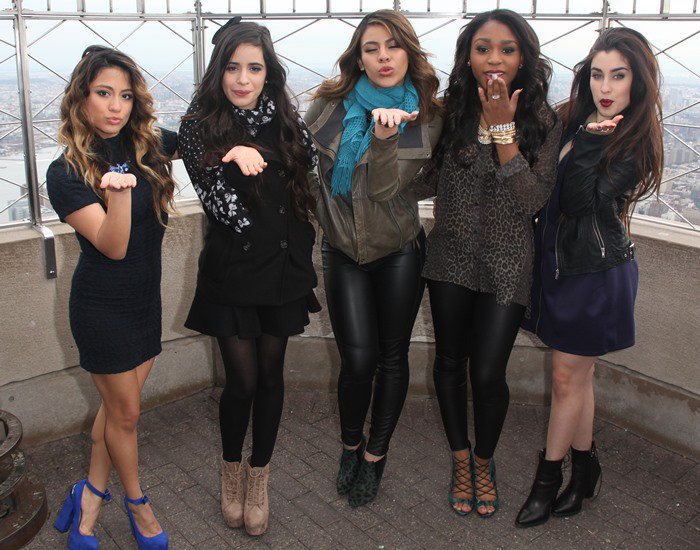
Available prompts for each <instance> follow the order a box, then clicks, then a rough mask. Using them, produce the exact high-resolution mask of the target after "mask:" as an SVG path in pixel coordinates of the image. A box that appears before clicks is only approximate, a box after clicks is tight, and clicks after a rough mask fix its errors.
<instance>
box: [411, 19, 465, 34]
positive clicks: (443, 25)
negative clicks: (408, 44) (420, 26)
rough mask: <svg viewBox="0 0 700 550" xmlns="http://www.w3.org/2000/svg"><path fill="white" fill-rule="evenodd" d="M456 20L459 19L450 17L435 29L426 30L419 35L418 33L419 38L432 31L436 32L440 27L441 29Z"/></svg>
mask: <svg viewBox="0 0 700 550" xmlns="http://www.w3.org/2000/svg"><path fill="white" fill-rule="evenodd" d="M455 21H457V20H456V19H450V20H449V21H447V22H445V23H441V24H440V25H438V26H437V27H435V28H433V29H430V30H429V31H425V32H424V33H423V34H419V35H418V38H423V37H424V36H427V35H429V34H430V33H431V32H435V31H437V30H438V29H441V28H442V27H446V26H447V25H449V24H451V23H454V22H455Z"/></svg>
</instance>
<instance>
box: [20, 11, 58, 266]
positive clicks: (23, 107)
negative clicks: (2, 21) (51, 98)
mask: <svg viewBox="0 0 700 550" xmlns="http://www.w3.org/2000/svg"><path fill="white" fill-rule="evenodd" d="M15 5H16V7H17V12H16V14H15V19H14V25H15V59H16V61H17V84H18V91H19V110H20V116H21V117H22V144H23V146H24V174H25V181H26V182H27V199H28V202H29V212H30V215H31V220H32V226H33V228H34V229H36V230H37V231H38V232H39V234H40V235H41V236H42V239H43V245H44V246H43V248H44V260H45V267H46V278H47V279H54V278H56V275H57V270H56V248H55V246H54V238H53V232H52V231H51V230H50V229H49V228H48V227H44V226H42V225H41V201H40V198H39V176H38V171H37V167H36V144H35V143H34V119H33V117H32V99H31V92H30V88H29V56H28V54H27V29H26V27H25V23H24V15H23V14H22V0H16V2H15Z"/></svg>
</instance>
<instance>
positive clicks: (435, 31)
mask: <svg viewBox="0 0 700 550" xmlns="http://www.w3.org/2000/svg"><path fill="white" fill-rule="evenodd" d="M193 2H194V3H192V2H190V1H184V0H183V1H180V0H177V1H175V0H14V1H7V0H0V77H4V78H0V91H1V92H4V93H2V97H1V98H0V167H1V166H2V164H3V163H5V164H6V166H5V167H6V168H7V167H10V168H11V169H10V170H3V173H0V191H2V190H3V189H5V190H6V191H7V190H8V189H9V190H10V192H15V193H16V194H17V195H18V196H17V197H12V198H11V199H10V200H7V199H6V200H2V197H3V195H2V194H1V193H0V227H3V226H9V225H27V224H31V225H32V226H34V227H35V228H37V230H39V231H41V232H42V234H44V236H45V238H47V231H48V230H47V228H45V226H43V222H44V221H45V220H49V219H55V214H54V213H53V211H52V210H51V209H50V204H49V201H48V197H47V196H46V193H45V190H44V185H45V181H44V178H43V173H45V168H46V166H47V165H48V162H50V160H51V158H55V157H56V156H58V154H60V150H59V148H58V147H57V144H56V130H57V126H58V122H59V121H58V116H57V113H58V109H57V108H58V104H59V103H60V99H61V97H62V95H63V89H62V88H63V87H64V86H65V83H66V82H67V80H68V77H69V76H68V75H69V72H70V69H71V68H72V66H73V65H74V64H75V61H76V60H77V59H78V57H79V55H80V53H81V52H82V49H83V48H84V47H85V46H86V45H88V44H90V43H102V44H106V45H109V46H112V47H116V48H119V49H123V50H124V51H125V52H126V53H128V54H130V55H132V57H134V58H135V59H136V61H137V62H139V65H140V68H141V69H142V71H143V73H144V75H145V76H146V77H147V79H148V81H149V86H150V88H151V90H152V92H153V93H154V97H155V99H156V102H157V104H158V107H159V108H158V111H159V113H158V114H159V119H160V120H161V122H162V123H163V124H164V125H165V126H166V127H171V128H173V129H174V128H176V127H177V121H178V120H179V117H180V116H181V115H182V114H183V113H184V111H185V110H186V108H187V104H188V101H189V98H190V96H191V93H192V91H193V90H194V86H196V84H197V83H198V82H200V81H201V78H202V75H203V73H204V68H205V66H206V62H207V59H208V56H209V55H210V54H211V46H210V44H209V40H210V38H211V36H212V34H213V32H214V31H215V30H216V28H218V27H219V26H220V25H221V24H223V23H224V22H225V21H226V19H227V18H228V17H230V16H231V15H232V14H237V15H242V16H243V17H244V18H245V19H250V20H255V21H259V22H261V23H263V24H265V25H267V26H268V27H270V30H271V33H272V35H273V38H274V40H275V44H276V48H277V50H278V53H279V54H280V56H281V57H282V59H284V60H285V62H286V63H287V65H288V67H289V69H290V84H291V86H292V88H293V92H294V96H295V98H296V99H297V100H298V101H299V102H300V109H301V110H303V109H304V105H305V103H306V101H307V100H308V98H309V94H311V93H313V91H314V90H315V88H316V87H317V86H318V84H320V82H321V80H322V79H324V78H327V77H328V76H330V75H331V71H332V65H333V63H334V62H335V60H336V58H337V56H338V55H339V53H340V51H341V50H342V48H343V47H344V45H345V44H346V43H347V39H348V38H349V36H350V34H351V33H352V30H353V28H354V26H355V25H356V23H357V20H359V19H360V18H362V17H363V16H364V15H365V13H367V12H370V11H374V10H376V9H380V8H394V9H399V10H402V11H403V12H404V13H405V14H406V15H407V16H408V17H409V18H410V19H411V21H412V23H413V24H414V26H415V27H416V30H417V32H418V34H419V35H420V37H421V41H422V43H423V45H424V47H425V48H426V49H427V50H428V51H432V52H434V53H435V54H436V56H435V59H434V62H435V65H436V68H437V69H438V73H439V74H440V76H441V78H442V79H443V82H444V80H445V79H446V76H447V75H448V73H449V71H450V68H451V61H452V54H453V48H454V43H455V38H456V36H457V33H458V31H459V28H460V27H461V26H462V25H463V24H464V23H465V21H464V20H465V19H468V18H470V17H472V16H473V15H475V14H476V13H479V12H481V11H484V10H487V9H493V8H496V7H505V8H510V9H514V10H516V11H519V12H520V13H522V14H523V16H525V17H526V18H527V19H528V20H529V21H530V22H531V24H532V25H533V27H535V30H536V31H537V32H538V34H539V36H540V39H541V42H542V47H543V52H544V53H545V55H547V56H548V57H549V58H550V60H551V61H552V63H553V65H554V66H555V71H557V77H558V78H557V79H555V82H554V83H553V87H552V96H553V97H552V99H553V100H554V101H557V100H558V101H561V100H563V99H565V98H566V97H567V94H568V81H570V73H571V70H572V67H573V65H574V64H575V62H576V61H578V60H579V59H581V58H583V57H584V55H585V54H586V52H587V50H588V48H589V47H590V44H592V42H593V40H594V39H595V32H596V31H597V30H599V29H601V28H606V27H610V26H629V27H634V28H636V29H638V30H640V31H641V32H643V33H644V34H645V35H646V36H647V37H650V39H651V40H650V41H651V42H652V44H653V46H654V48H655V50H656V53H657V56H658V57H659V60H660V62H662V66H663V65H664V64H666V65H668V66H671V67H674V68H676V70H682V71H683V73H684V74H686V75H687V82H688V84H687V86H685V88H684V89H685V90H690V92H689V93H681V97H676V95H677V90H675V91H674V90H670V91H669V90H665V92H664V93H665V97H664V101H665V103H667V102H670V103H671V104H672V105H674V108H672V109H669V108H668V107H666V114H665V115H664V122H665V125H664V131H665V133H666V137H667V139H666V146H667V150H671V151H672V152H673V154H674V158H675V157H678V159H680V160H681V161H686V160H687V162H679V163H677V164H678V168H673V167H671V168H669V167H667V170H666V173H665V176H664V182H663V185H662V190H663V189H669V188H670V187H671V186H672V185H674V183H675V184H678V182H679V181H681V182H688V184H687V187H689V188H690V192H689V193H688V194H689V196H690V200H694V201H695V203H696V204H697V205H698V206H700V179H697V178H698V169H700V166H699V165H698V157H699V156H700V152H699V151H698V150H697V147H696V146H695V145H694V143H695V141H696V133H697V130H698V128H700V125H699V124H698V120H697V119H698V113H697V111H698V104H700V94H695V95H693V92H692V90H693V89H694V88H695V89H698V90H700V74H699V73H700V69H698V68H697V66H693V63H697V57H696V56H695V57H694V56H693V55H691V54H690V52H691V51H697V45H698V41H699V39H700V36H698V35H700V30H698V26H697V23H698V22H699V21H700V16H698V13H697V0H607V1H606V0H600V1H598V2H596V4H597V5H598V6H599V7H598V9H596V10H595V11H592V12H591V8H590V6H591V2H590V1H585V0H470V1H455V0H414V1H407V0H404V1H398V0H393V1H391V0H389V1H382V0H343V1H342V2H341V1H340V0H338V1H333V0H303V1H302V0H299V1H297V0H193ZM660 23H663V25H664V28H671V27H673V29H674V32H673V36H674V37H675V38H674V39H673V40H672V41H671V42H670V43H668V44H667V45H663V44H655V43H654V37H655V36H656V35H657V34H658V33H656V32H654V31H655V29H658V25H659V24H660ZM328 41H333V42H331V44H332V47H326V48H324V47H323V46H324V43H327V42H328ZM667 41H668V40H667ZM57 44H59V45H60V48H59V49H60V50H61V51H65V52H66V54H65V56H64V59H62V60H61V63H59V64H60V65H61V66H59V67H57V66H55V65H56V59H54V58H55V57H56V52H55V51H54V50H55V49H56V48H55V46H56V45H57ZM156 47H157V48H161V49H162V52H163V56H164V57H167V59H168V67H169V68H167V69H164V68H163V63H157V64H156V65H157V66H154V64H153V60H152V59H151V58H152V55H149V52H148V50H150V49H153V48H156ZM49 58H50V61H49ZM13 61H14V64H15V70H14V71H12V73H10V70H11V66H12V63H13ZM184 68H187V72H186V73H183V72H182V71H183V69H184ZM10 74H12V75H13V76H9V75H10ZM292 76H294V79H292V78H291V77H292ZM567 77H568V81H567ZM14 90H17V91H18V92H19V93H18V95H17V96H14V95H13V94H14ZM667 96H669V97H667ZM686 96H688V97H686ZM15 98H16V99H15ZM20 152H21V153H22V154H21V155H20V154H19V153H20ZM674 166H675V165H674ZM176 174H177V175H180V176H181V177H180V178H179V180H180V182H181V186H180V189H179V193H180V195H181V196H183V197H184V196H187V195H189V196H192V195H193V193H192V190H191V187H188V186H189V182H188V181H187V178H186V175H184V170H180V171H179V174H178V173H177V172H176ZM683 186H686V183H683ZM683 186H682V189H685V187H683ZM683 193H685V191H683ZM683 196H684V195H683ZM674 200H676V199H675V198H674ZM679 200H681V202H682V200H684V199H683V198H681V199H679ZM644 204H645V203H642V205H641V206H642V210H643V211H644V212H646V213H648V214H652V215H656V216H658V215H659V214H658V212H656V214H655V212H654V209H655V208H656V210H657V211H658V210H660V209H663V210H666V209H667V211H668V212H673V213H675V214H676V215H677V218H678V220H679V221H680V223H681V225H682V226H683V227H686V228H688V229H691V230H695V231H699V230H700V228H699V227H698V220H697V219H694V220H691V219H688V217H687V216H686V215H685V214H684V213H683V212H682V211H681V208H680V207H679V206H678V205H677V204H676V205H675V206H674V204H672V203H671V201H670V200H666V199H664V198H663V197H662V199H661V202H660V203H656V200H655V199H654V200H653V201H652V203H650V204H649V205H646V206H644ZM657 204H658V205H660V206H655V205H657ZM9 213H12V216H9V215H8V214H9ZM652 219H654V218H652ZM48 233H50V232H48ZM48 273H49V269H48V267H47V274H48Z"/></svg>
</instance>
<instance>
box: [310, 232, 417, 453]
mask: <svg viewBox="0 0 700 550" xmlns="http://www.w3.org/2000/svg"><path fill="white" fill-rule="evenodd" d="M322 251H323V276H324V281H325V286H326V301H327V303H328V313H329V315H330V319H331V325H332V327H333V332H334V334H335V341H336V343H337V344H338V350H339V351H340V359H341V367H340V376H339V378H338V404H339V409H340V426H341V437H342V440H343V443H344V444H346V445H349V446H354V445H357V444H358V443H359V442H360V440H361V438H362V431H363V427H364V423H365V418H366V417H367V411H368V409H369V404H370V400H371V399H372V386H373V381H374V380H375V374H376V383H375V384H374V399H373V401H372V420H371V426H370V434H369V441H368V443H367V452H368V453H371V454H373V455H376V456H382V455H385V454H386V453H387V451H388V449H389V440H390V439H391V435H392V434H393V433H394V429H395V428H396V424H397V422H398V420H399V416H400V414H401V409H402V408H403V404H404V401H405V400H406V392H407V391H408V376H409V374H408V347H409V344H410V338H411V330H412V329H413V323H414V322H415V320H416V315H417V314H418V308H419V306H420V301H421V298H422V296H423V289H424V287H425V283H424V281H423V279H422V278H421V270H422V267H423V259H424V251H425V234H424V233H423V231H421V233H420V235H419V236H418V238H417V239H416V240H415V241H414V242H412V243H409V244H407V245H406V246H405V247H403V248H402V249H401V250H399V251H398V252H394V253H392V254H389V255H388V256H385V257H384V258H380V259H379V260H375V261H374V262H371V263H369V264H364V265H358V264H357V263H356V262H355V261H353V260H352V259H350V258H348V257H347V256H346V255H345V254H343V253H342V252H340V251H339V250H336V249H335V248H333V247H331V246H330V245H329V244H328V243H327V242H326V241H324V243H323V247H322Z"/></svg>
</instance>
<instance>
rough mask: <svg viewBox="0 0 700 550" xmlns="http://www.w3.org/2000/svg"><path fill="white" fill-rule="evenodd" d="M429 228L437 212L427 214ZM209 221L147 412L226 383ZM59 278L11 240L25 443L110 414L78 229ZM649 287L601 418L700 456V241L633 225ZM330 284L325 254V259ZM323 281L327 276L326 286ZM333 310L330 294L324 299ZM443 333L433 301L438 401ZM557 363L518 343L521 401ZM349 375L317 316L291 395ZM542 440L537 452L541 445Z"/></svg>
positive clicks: (416, 355)
mask: <svg viewBox="0 0 700 550" xmlns="http://www.w3.org/2000/svg"><path fill="white" fill-rule="evenodd" d="M423 215H424V220H425V223H426V226H427V227H430V226H431V222H432V220H431V219H430V212H429V211H427V210H426V211H425V212H423ZM203 226H204V216H203V214H202V212H201V210H200V209H199V207H197V206H192V205H190V206H182V207H181V208H180V216H177V217H174V218H173V219H172V220H171V223H170V226H169V228H168V231H167V233H166V238H165V242H164V248H163V285H162V295H163V354H162V355H161V356H160V357H159V358H158V360H157V361H156V366H155V368H154V370H153V373H152V375H151V377H150V379H149V381H148V384H147V386H146V389H145V396H144V407H145V408H148V407H151V406H155V405H157V404H160V403H163V402H166V401H169V400H172V399H176V398H178V397H181V396H183V395H187V394H189V393H192V392H194V391H197V390H199V389H201V388H203V387H206V386H209V385H212V384H214V383H217V382H218V383H220V382H221V380H222V372H221V368H220V364H219V363H220V358H219V356H218V351H217V350H216V343H215V342H214V341H213V340H212V339H210V338H208V337H203V336H201V335H198V334H196V333H193V332H192V331H189V330H187V329H185V328H184V326H183V323H184V320H185V318H186V316H187V312H188V309H189V305H190V300H191V297H192V294H193V292H194V284H195V279H196V266H197V256H198V253H199V250H200V248H201V242H202V233H203ZM51 228H52V229H53V230H54V232H55V233H56V252H57V262H58V278H57V279H52V280H47V279H46V278H45V277H44V267H43V261H44V260H43V256H42V252H41V241H40V238H39V235H38V233H36V232H35V231H33V230H31V229H6V230H0V265H2V270H0V285H1V286H0V288H2V289H3V292H2V293H0V315H2V323H1V326H0V341H2V348H1V349H0V408H3V409H6V410H9V411H10V412H13V413H14V414H16V415H17V416H18V417H19V418H20V419H21V420H22V422H23V424H24V429H25V434H26V436H25V438H26V444H32V443H36V442H40V441H46V440H50V439H54V438H57V437H61V436H64V435H68V434H72V433H76V432H77V431H80V430H82V429H85V428H86V427H87V426H89V423H90V419H91V416H92V415H93V414H94V411H95V410H96V407H97V405H98V404H99V401H98V397H97V392H96V391H95V389H94V387H93V385H92V382H91V381H90V378H89V375H87V373H85V372H84V371H83V370H82V369H80V367H79V366H78V354H77V350H76V349H75V344H74V342H73V340H72V337H71V335H70V327H69V325H68V311H67V307H68V295H69V292H70V281H71V275H72V272H73V268H74V266H75V262H76V261H77V255H78V245H77V242H76V240H75V238H74V236H73V234H72V230H71V229H70V228H69V227H68V226H65V225H63V224H54V225H52V226H51ZM633 233H634V240H635V242H636V244H637V248H638V261H639V264H640V286H639V295H638V301H637V311H636V320H637V344H636V346H635V347H633V348H631V349H629V350H625V351H622V352H617V353H611V354H609V355H608V356H606V357H605V358H604V360H601V361H600V362H599V366H598V371H597V382H596V385H597V388H596V391H597V406H598V414H600V415H601V416H604V417H605V418H607V419H609V420H611V421H613V422H615V423H616V424H618V425H621V426H624V427H627V428H629V429H631V430H633V431H635V432H637V433H639V434H640V435H643V436H644V437H647V438H650V439H651V440H654V441H657V442H659V443H661V444H663V445H665V446H668V447H670V448H673V449H675V450H678V451H680V452H683V453H685V454H690V455H694V456H699V455H700V369H698V359H697V352H696V350H695V346H696V343H697V340H698V338H697V334H698V328H699V327H700V319H699V316H700V295H699V293H698V292H697V287H698V284H697V281H698V280H700V277H699V275H700V236H699V235H697V234H689V232H687V231H682V230H677V229H674V228H670V227H666V226H661V225H659V224H650V223H644V222H639V223H635V224H634V225H633ZM314 261H315V262H316V265H317V268H318V271H319V274H321V267H320V254H319V252H318V247H317V248H316V251H315V256H314ZM320 278H321V279H322V277H320ZM318 296H319V299H320V300H321V303H325V296H324V292H323V288H322V285H321V287H320V288H319V289H318ZM432 342H433V334H432V324H431V318H430V309H429V304H428V300H427V296H426V297H425V298H424V302H423V305H422V307H421V311H420V312H419V315H418V320H417V321H416V325H415V328H414V332H413V344H412V346H411V385H410V391H411V392H412V393H414V394H428V395H432V394H433V387H432V372H431V366H432V358H433V345H432ZM549 363H550V358H549V353H548V351H547V350H546V348H544V347H543V346H542V345H541V343H539V342H538V341H537V340H536V339H534V338H532V337H531V336H528V335H526V334H524V333H523V334H521V335H519V336H518V339H517V341H516V346H515V348H514V351H513V354H512V356H511V360H510V364H509V370H508V380H509V385H510V388H511V396H512V399H513V400H514V401H519V402H530V403H546V402H547V400H548V397H547V395H548V391H549V381H548V378H549V368H550V367H549ZM338 368H339V358H338V352H337V350H336V348H335V344H334V341H333V339H332V331H331V328H330V322H329V320H328V314H327V311H325V310H324V311H323V312H321V313H320V314H319V315H317V316H313V320H312V323H311V325H310V326H309V327H308V329H307V331H306V333H305V335H304V336H301V337H296V338H293V339H292V340H291V342H290V345H289V351H288V356H287V366H286V369H287V373H286V376H287V384H288V386H289V387H290V388H294V387H297V388H317V389H319V390H321V391H327V392H328V391H335V381H336V380H337V374H338ZM539 444H540V442H536V445H539Z"/></svg>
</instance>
